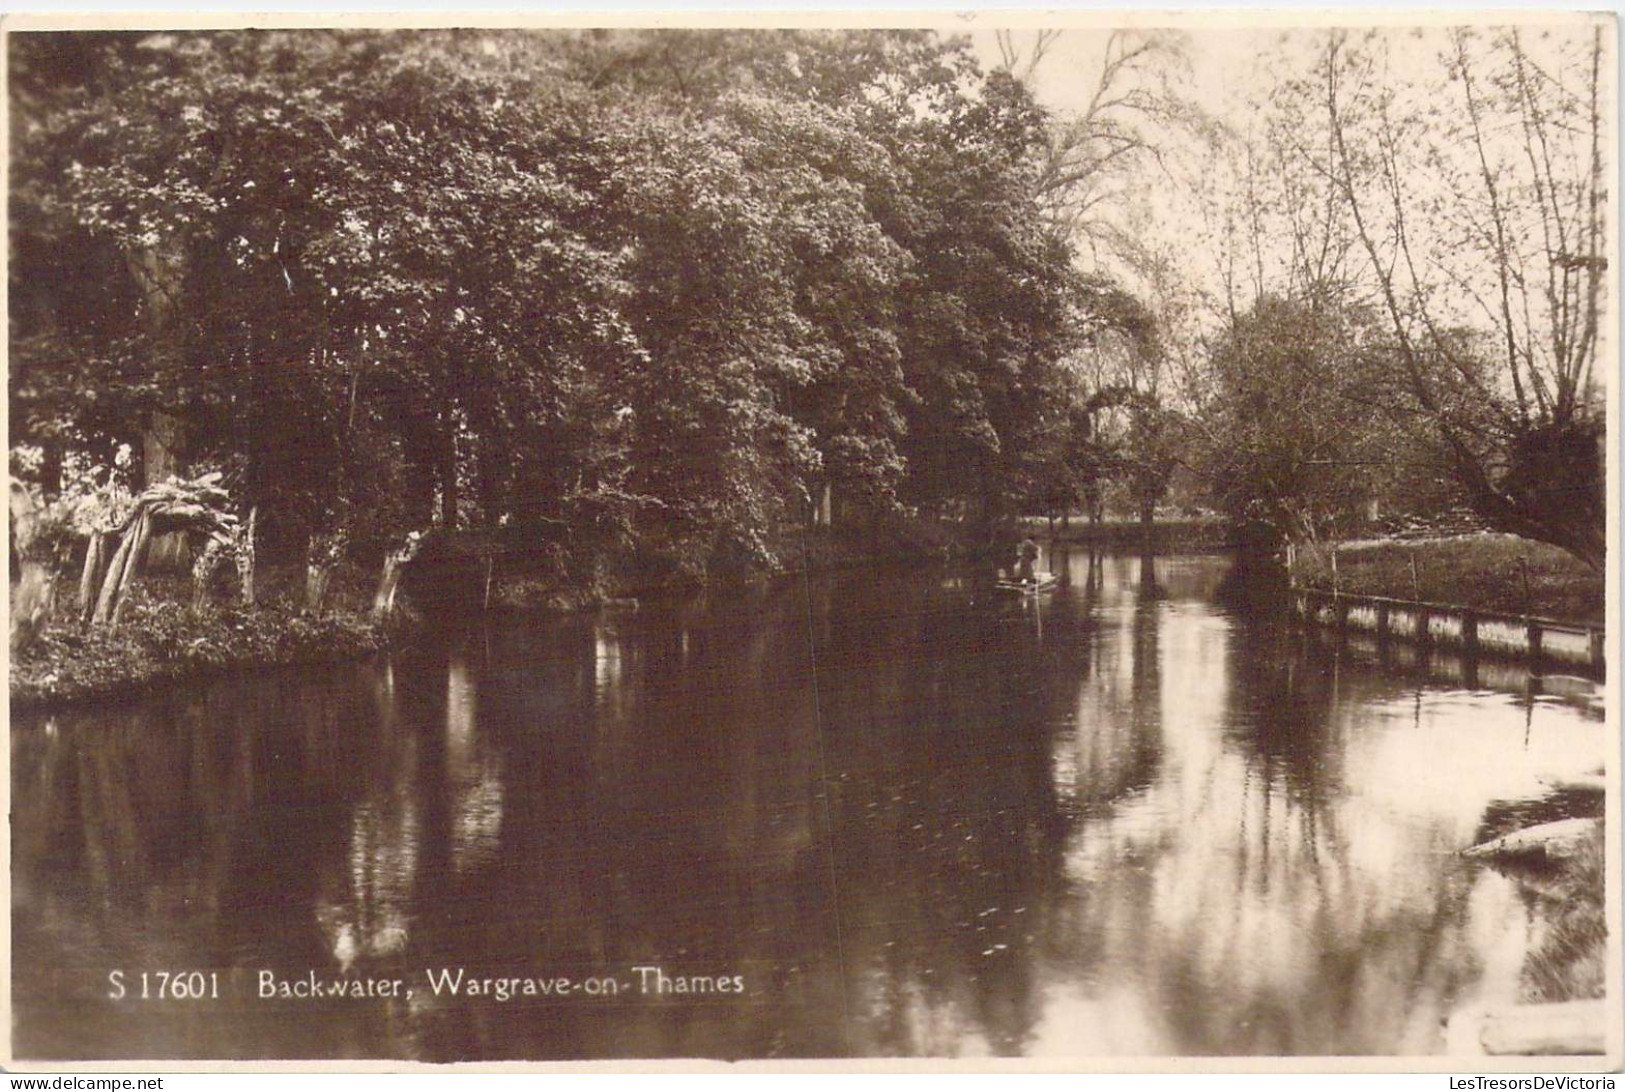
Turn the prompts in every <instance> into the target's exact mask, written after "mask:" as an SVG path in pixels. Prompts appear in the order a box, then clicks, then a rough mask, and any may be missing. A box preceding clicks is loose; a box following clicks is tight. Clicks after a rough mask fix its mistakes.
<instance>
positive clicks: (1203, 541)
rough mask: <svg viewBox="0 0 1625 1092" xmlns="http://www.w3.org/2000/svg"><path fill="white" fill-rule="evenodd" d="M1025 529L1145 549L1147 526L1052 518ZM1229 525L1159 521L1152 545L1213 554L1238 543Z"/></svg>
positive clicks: (1065, 540) (1071, 542) (1069, 542)
mask: <svg viewBox="0 0 1625 1092" xmlns="http://www.w3.org/2000/svg"><path fill="white" fill-rule="evenodd" d="M1022 527H1023V530H1025V531H1027V532H1029V533H1032V534H1036V535H1041V536H1043V537H1046V538H1048V539H1049V540H1050V541H1051V542H1053V543H1056V544H1058V545H1062V546H1084V547H1091V546H1092V547H1099V548H1101V549H1107V550H1138V549H1143V548H1144V547H1145V545H1146V542H1147V536H1146V525H1145V524H1143V523H1141V522H1140V521H1139V520H1102V521H1101V522H1099V523H1091V522H1089V521H1088V520H1072V521H1070V522H1069V523H1067V524H1065V525H1062V524H1060V523H1055V524H1054V525H1053V526H1052V525H1051V522H1050V521H1049V520H1045V519H1027V520H1023V521H1022ZM1233 539H1234V535H1233V534H1232V532H1231V529H1230V525H1229V524H1228V523H1226V522H1225V521H1224V520H1222V519H1183V520H1157V521H1156V522H1154V523H1152V524H1151V532H1150V545H1151V549H1152V550H1153V551H1155V552H1156V553H1213V552H1215V551H1218V550H1226V549H1230V548H1231V547H1232V546H1234V545H1235V543H1234V541H1233Z"/></svg>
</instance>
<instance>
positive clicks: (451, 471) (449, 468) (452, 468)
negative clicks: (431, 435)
mask: <svg viewBox="0 0 1625 1092" xmlns="http://www.w3.org/2000/svg"><path fill="white" fill-rule="evenodd" d="M442 427H443V430H444V434H443V435H442V437H441V440H440V443H441V447H440V522H441V523H442V524H444V525H445V528H446V530H448V531H454V530H456V529H457V502H458V490H457V417H456V415H455V414H453V413H450V412H448V413H446V414H445V415H444V419H443V421H442Z"/></svg>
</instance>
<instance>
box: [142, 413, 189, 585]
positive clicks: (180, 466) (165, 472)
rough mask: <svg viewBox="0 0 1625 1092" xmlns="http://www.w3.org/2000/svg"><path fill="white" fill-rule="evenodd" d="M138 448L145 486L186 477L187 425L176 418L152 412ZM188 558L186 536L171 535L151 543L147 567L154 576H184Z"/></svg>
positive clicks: (159, 537) (179, 532) (174, 533)
mask: <svg viewBox="0 0 1625 1092" xmlns="http://www.w3.org/2000/svg"><path fill="white" fill-rule="evenodd" d="M141 447H142V457H141V463H142V466H143V468H144V471H143V475H142V476H143V479H144V481H145V484H147V485H157V484H158V483H159V482H164V481H168V480H169V478H170V477H172V476H173V477H178V478H184V477H185V476H186V424H185V422H184V421H182V420H181V419H180V418H179V417H176V416H175V415H174V414H170V413H164V412H162V411H158V410H155V411H154V412H153V414H152V419H151V423H150V424H149V426H148V428H147V431H146V433H145V434H144V435H143V436H142V445H141ZM190 554H191V550H190V549H189V547H188V546H187V542H186V534H185V532H184V531H171V532H169V533H167V534H162V535H158V536H157V537H156V538H155V539H153V542H152V546H151V548H150V549H149V551H148V557H147V564H148V566H149V567H150V568H151V569H152V571H154V572H185V571H187V570H188V569H190V568H191V565H192V558H191V556H190Z"/></svg>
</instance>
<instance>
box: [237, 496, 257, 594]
mask: <svg viewBox="0 0 1625 1092" xmlns="http://www.w3.org/2000/svg"><path fill="white" fill-rule="evenodd" d="M259 514H260V510H259V508H258V506H256V507H253V508H250V509H249V510H248V526H247V527H245V528H244V529H243V541H242V544H241V545H240V546H239V547H238V550H237V556H236V558H235V559H234V560H235V561H236V562H237V578H238V581H239V582H240V584H241V586H242V593H243V606H245V607H247V608H248V609H249V610H253V609H254V604H255V595H254V562H255V557H254V525H255V523H256V522H257V521H258V519H259Z"/></svg>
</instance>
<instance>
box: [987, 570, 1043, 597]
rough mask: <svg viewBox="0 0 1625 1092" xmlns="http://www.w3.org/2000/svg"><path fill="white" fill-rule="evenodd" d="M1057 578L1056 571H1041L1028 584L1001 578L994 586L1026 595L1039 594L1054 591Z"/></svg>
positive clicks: (1001, 589)
mask: <svg viewBox="0 0 1625 1092" xmlns="http://www.w3.org/2000/svg"><path fill="white" fill-rule="evenodd" d="M1056 583H1057V579H1056V576H1055V574H1054V573H1039V574H1037V576H1036V578H1035V579H1034V581H1033V583H1031V584H1027V583H1024V582H1022V581H1020V580H1004V579H1000V580H999V581H998V582H997V583H995V584H994V585H993V586H994V587H996V588H998V589H999V590H1000V591H1008V592H1022V593H1023V594H1026V595H1037V594H1038V593H1039V592H1047V591H1054V590H1055V585H1056Z"/></svg>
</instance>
